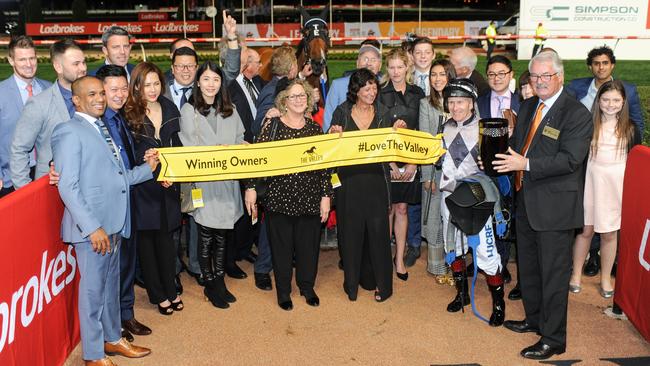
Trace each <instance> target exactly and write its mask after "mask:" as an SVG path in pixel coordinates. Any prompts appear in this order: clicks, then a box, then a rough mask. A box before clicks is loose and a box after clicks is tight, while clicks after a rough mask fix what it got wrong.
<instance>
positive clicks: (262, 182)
mask: <svg viewBox="0 0 650 366" xmlns="http://www.w3.org/2000/svg"><path fill="white" fill-rule="evenodd" d="M278 127H279V122H278V120H277V118H272V119H271V133H270V135H269V141H274V140H275V135H276V134H277V133H278ZM268 190H269V177H263V178H258V179H257V182H255V192H256V193H257V201H258V202H261V201H263V200H264V199H265V198H266V196H267V194H268Z"/></svg>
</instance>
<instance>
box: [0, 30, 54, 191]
mask: <svg viewBox="0 0 650 366" xmlns="http://www.w3.org/2000/svg"><path fill="white" fill-rule="evenodd" d="M8 60H9V64H10V65H11V67H12V68H13V70H14V73H13V75H11V76H10V77H8V78H7V79H5V80H3V81H2V82H0V184H1V186H0V197H3V196H5V195H7V194H9V193H11V192H13V190H14V186H13V183H12V182H11V172H10V170H9V151H10V149H11V138H12V137H13V135H14V130H15V129H16V122H18V119H19V118H20V115H21V113H22V111H23V106H24V105H25V103H26V102H27V99H29V98H30V97H32V96H34V95H38V94H40V93H41V92H42V91H43V90H45V89H47V88H49V87H50V86H51V85H52V83H50V82H49V81H45V80H42V79H38V78H36V77H35V76H36V69H37V59H36V49H35V48H34V42H32V39H31V38H29V37H27V36H18V37H16V38H13V39H12V40H11V42H9V57H8ZM29 165H30V167H33V166H34V165H36V161H35V159H31V158H30V163H29Z"/></svg>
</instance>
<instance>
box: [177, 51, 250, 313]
mask: <svg viewBox="0 0 650 366" xmlns="http://www.w3.org/2000/svg"><path fill="white" fill-rule="evenodd" d="M222 80H224V79H223V72H222V71H221V69H220V68H219V67H218V66H217V65H216V64H215V63H214V62H212V61H206V62H205V63H204V64H203V65H201V66H200V67H199V69H198V71H197V73H196V81H195V88H194V90H193V93H192V97H191V98H190V100H189V102H188V103H186V104H185V105H184V106H183V108H182V109H181V131H180V133H179V136H180V139H181V141H182V142H183V146H214V145H235V144H241V143H244V125H243V124H242V122H241V119H240V118H239V115H238V114H237V111H236V110H235V109H234V108H233V105H232V103H231V101H230V97H229V95H228V91H227V88H226V87H222V84H221V83H222ZM224 167H225V166H224ZM195 186H196V188H197V189H200V190H201V193H202V198H203V204H204V206H203V207H200V208H196V209H195V210H194V211H193V212H191V215H192V216H193V217H194V220H195V221H196V223H197V226H198V231H199V266H200V267H201V274H202V275H203V278H204V280H205V290H204V294H205V296H206V297H207V298H208V299H209V300H210V302H212V304H213V305H214V306H215V307H218V308H222V309H225V308H228V307H229V303H232V302H235V300H236V299H235V297H234V296H233V295H232V294H231V293H230V292H229V291H228V289H227V288H226V285H225V282H224V273H225V269H224V268H225V253H226V240H227V237H228V235H232V233H231V231H232V229H233V227H234V225H235V222H237V220H238V219H239V218H240V217H241V216H242V215H243V213H244V208H243V204H242V201H241V192H240V190H239V182H238V181H236V180H226V181H218V182H201V183H196V184H195Z"/></svg>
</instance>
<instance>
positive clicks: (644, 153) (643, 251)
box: [614, 146, 650, 342]
mask: <svg viewBox="0 0 650 366" xmlns="http://www.w3.org/2000/svg"><path fill="white" fill-rule="evenodd" d="M648 166H650V148H648V147H646V146H637V147H635V148H634V149H632V151H631V152H630V156H629V157H628V159H627V167H626V168H625V183H624V186H623V213H622V221H621V235H620V237H621V242H620V244H619V257H618V266H617V270H616V294H615V295H614V301H616V303H617V304H618V305H619V306H620V307H621V308H622V309H623V311H624V312H625V314H626V315H627V317H628V318H629V319H630V321H631V322H632V324H634V326H635V327H636V329H638V330H639V332H640V333H641V335H643V337H645V339H646V340H647V341H648V342H650V309H649V308H648V306H649V305H650V245H648V238H649V236H650V197H649V196H648V182H650V170H648Z"/></svg>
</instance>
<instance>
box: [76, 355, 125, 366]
mask: <svg viewBox="0 0 650 366" xmlns="http://www.w3.org/2000/svg"><path fill="white" fill-rule="evenodd" d="M84 363H85V365H86V366H117V365H116V364H115V363H113V360H111V359H110V358H108V357H104V358H102V359H101V360H92V361H88V360H85V361H84Z"/></svg>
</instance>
